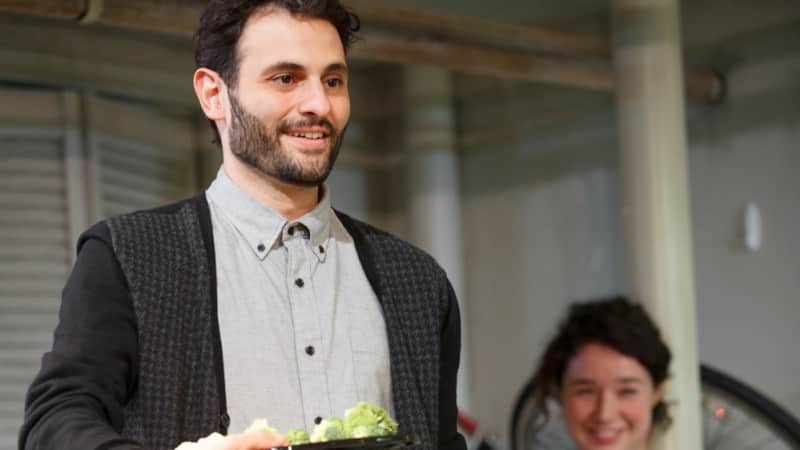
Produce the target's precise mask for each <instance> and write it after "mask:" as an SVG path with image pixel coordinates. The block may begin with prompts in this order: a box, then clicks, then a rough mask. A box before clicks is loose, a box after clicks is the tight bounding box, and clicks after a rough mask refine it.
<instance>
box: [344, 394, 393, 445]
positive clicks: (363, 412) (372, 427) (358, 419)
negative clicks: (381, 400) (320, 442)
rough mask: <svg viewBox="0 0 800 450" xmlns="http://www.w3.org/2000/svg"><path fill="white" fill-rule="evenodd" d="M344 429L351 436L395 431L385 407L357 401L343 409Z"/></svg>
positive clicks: (365, 435) (375, 434) (383, 434)
mask: <svg viewBox="0 0 800 450" xmlns="http://www.w3.org/2000/svg"><path fill="white" fill-rule="evenodd" d="M344 415H345V430H346V431H347V432H348V434H349V435H350V436H352V437H369V436H387V435H392V434H395V433H397V422H395V421H394V420H393V419H392V418H391V417H390V416H389V413H387V412H386V410H385V409H383V408H381V407H378V406H372V405H370V404H369V403H366V402H358V403H357V404H356V406H354V407H353V408H350V409H348V410H347V411H345V414H344Z"/></svg>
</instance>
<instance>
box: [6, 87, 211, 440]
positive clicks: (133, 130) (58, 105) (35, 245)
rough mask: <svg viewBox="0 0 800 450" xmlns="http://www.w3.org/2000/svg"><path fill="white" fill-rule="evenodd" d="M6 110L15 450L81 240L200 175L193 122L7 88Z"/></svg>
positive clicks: (184, 190) (10, 404)
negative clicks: (93, 227) (99, 223)
mask: <svg viewBox="0 0 800 450" xmlns="http://www.w3.org/2000/svg"><path fill="white" fill-rule="evenodd" d="M0 105H6V106H7V107H4V108H2V109H0V450H13V449H16V448H17V436H18V433H19V427H20V426H21V424H22V420H23V415H24V398H25V393H26V391H27V389H28V386H29V385H30V382H31V380H32V379H33V377H34V376H35V374H36V373H37V372H38V370H39V365H40V361H41V356H42V354H43V353H44V352H46V351H48V350H49V349H50V348H51V346H52V339H53V331H54V329H55V326H56V324H57V320H58V308H59V305H60V301H61V289H62V288H63V287H64V283H65V281H66V278H67V276H68V273H69V271H70V270H71V264H72V260H73V256H74V255H73V253H74V249H75V238H76V237H77V235H78V234H79V233H80V231H82V230H83V229H85V228H86V227H87V226H88V225H90V224H91V223H93V222H94V221H95V220H98V219H101V218H105V217H108V216H110V215H114V214H120V213H123V212H126V211H131V210H136V209H143V208H149V207H153V206H158V205H161V204H164V203H167V202H171V201H174V200H177V199H179V198H182V197H185V196H188V195H191V194H192V193H194V191H195V190H196V188H197V182H196V180H197V174H196V170H195V164H194V157H193V155H194V152H193V150H192V134H193V133H192V132H193V129H192V125H191V121H190V120H189V119H182V118H181V117H175V116H174V115H168V114H163V113H161V112H160V111H159V110H158V109H157V108H154V107H145V106H142V105H131V104H128V103H126V102H124V101H120V100H102V99H98V98H94V97H87V96H83V97H81V96H80V95H79V94H75V93H72V94H70V93H64V92H59V91H36V90H24V91H23V90H19V89H7V88H6V89H3V88H0ZM81 105H83V106H81Z"/></svg>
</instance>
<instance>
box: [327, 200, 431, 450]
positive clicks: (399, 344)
mask: <svg viewBox="0 0 800 450" xmlns="http://www.w3.org/2000/svg"><path fill="white" fill-rule="evenodd" d="M336 214H337V216H338V217H339V220H340V221H341V222H342V224H343V225H344V226H345V228H346V229H347V231H348V233H349V234H350V236H352V238H353V241H354V242H355V245H356V251H357V253H358V258H359V260H360V262H361V266H362V268H363V269H364V273H365V274H366V276H367V279H368V280H369V283H370V285H371V286H372V289H373V290H374V291H375V294H376V295H377V297H378V301H379V302H380V304H381V307H382V308H383V317H384V321H385V323H386V334H387V339H388V341H389V354H390V360H391V361H390V363H391V377H392V397H393V400H394V406H395V416H396V419H397V422H398V423H399V424H400V432H401V433H405V434H410V435H412V437H413V438H415V439H416V440H418V441H419V442H420V443H421V447H424V448H433V445H432V444H433V442H431V439H432V437H433V435H432V433H431V430H429V428H428V421H427V420H426V417H427V416H426V413H425V408H424V406H423V405H424V403H423V401H422V400H423V393H422V391H421V389H420V388H421V386H420V383H419V380H418V379H417V371H416V370H415V363H414V359H413V357H412V354H411V348H412V343H413V342H414V337H413V336H411V335H409V332H408V330H412V329H414V327H413V326H412V325H413V324H410V323H408V322H409V321H410V320H414V318H413V317H410V316H409V315H408V314H403V310H402V308H401V307H400V306H401V305H400V304H399V299H398V298H397V296H396V295H394V292H393V290H392V283H391V282H390V280H387V277H385V276H383V274H388V273H391V272H390V271H387V270H386V267H384V262H383V260H382V259H381V258H380V255H378V254H377V252H376V251H375V243H374V242H372V240H373V239H371V238H374V235H370V234H369V231H368V230H365V229H364V227H362V226H359V225H360V224H359V223H358V222H356V221H355V220H353V219H351V218H350V217H349V216H347V215H345V214H342V213H340V212H339V211H336Z"/></svg>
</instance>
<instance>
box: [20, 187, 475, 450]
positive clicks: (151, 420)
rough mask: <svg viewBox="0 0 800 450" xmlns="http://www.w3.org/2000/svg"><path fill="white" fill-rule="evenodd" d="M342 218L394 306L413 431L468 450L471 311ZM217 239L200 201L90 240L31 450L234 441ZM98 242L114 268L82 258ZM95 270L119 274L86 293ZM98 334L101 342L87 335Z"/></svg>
mask: <svg viewBox="0 0 800 450" xmlns="http://www.w3.org/2000/svg"><path fill="white" fill-rule="evenodd" d="M337 215H338V217H339V219H340V220H341V222H342V223H343V224H344V226H345V228H346V229H347V230H348V232H349V233H350V235H351V236H352V237H353V239H354V241H355V245H356V249H357V252H358V256H359V259H360V261H361V265H362V267H363V268H364V271H365V273H366V275H367V278H368V280H369V282H370V284H371V285H372V287H373V289H374V291H375V293H376V294H377V297H378V299H379V301H380V303H381V306H382V308H383V314H384V320H385V323H386V329H387V337H388V341H389V348H390V355H391V356H390V364H391V379H392V393H393V400H394V407H395V415H396V419H397V421H398V422H399V424H400V433H402V434H408V435H411V436H413V437H414V438H415V439H416V440H417V441H418V442H419V443H420V445H419V446H418V447H417V448H418V449H425V450H436V449H453V450H464V449H466V445H465V443H464V439H463V437H462V436H461V435H460V434H459V433H458V432H457V430H456V416H457V410H456V398H455V392H456V372H457V370H458V355H459V347H460V330H459V328H460V324H459V315H458V306H457V303H456V299H455V294H454V293H453V289H452V287H451V286H450V283H449V281H448V280H447V277H446V276H445V273H444V271H443V270H442V269H441V268H440V267H439V266H438V265H437V264H436V262H435V261H434V260H433V258H431V257H430V256H428V255H427V254H425V253H424V252H422V251H421V250H419V249H417V248H415V247H413V246H411V245H410V244H408V243H406V242H404V241H402V240H400V239H398V238H396V237H394V236H391V235H389V234H387V233H385V232H382V231H379V230H377V229H375V228H373V227H371V226H369V225H367V224H365V223H363V222H359V221H357V220H355V219H352V218H350V217H348V216H346V215H344V214H341V213H339V212H337ZM211 229H212V228H211V219H210V214H209V210H208V203H207V201H206V199H205V196H204V195H199V196H197V197H194V198H191V199H188V200H184V201H182V202H179V203H176V204H173V205H170V206H166V207H162V208H159V209H155V210H148V211H140V212H135V213H131V214H126V215H122V216H118V217H115V218H112V219H109V220H108V221H106V222H100V223H99V224H97V225H95V226H94V227H93V228H91V229H90V230H88V231H87V232H86V233H84V234H83V235H82V236H81V239H80V240H79V250H78V255H79V256H78V261H77V262H76V266H75V269H74V270H73V274H72V275H71V279H70V280H69V281H68V283H67V287H65V289H64V294H63V297H62V307H61V314H60V323H59V326H58V328H57V330H56V336H55V341H54V346H53V351H52V352H49V353H47V354H45V356H44V358H43V361H42V368H41V371H40V373H39V375H38V376H37V378H36V379H35V380H34V382H33V384H32V385H31V388H30V390H29V392H28V396H27V399H26V415H25V416H26V417H25V424H24V425H23V427H22V429H21V432H20V443H19V445H20V447H19V448H20V449H51V448H52V449H55V448H58V449H70V448H75V449H78V448H80V449H82V450H86V449H91V448H97V449H120V450H122V449H125V450H128V449H139V448H144V449H152V450H166V449H173V448H174V447H176V446H177V445H178V444H179V443H180V442H182V441H187V440H188V441H193V440H197V439H198V438H200V437H202V436H206V435H208V434H210V433H212V432H215V431H216V432H221V433H223V434H224V433H226V432H227V427H228V424H229V422H230V420H229V417H228V414H227V412H226V403H225V381H224V371H223V367H222V361H223V360H222V348H221V343H220V336H219V327H218V322H217V311H216V304H217V301H216V300H217V299H216V293H217V289H216V270H215V257H214V243H213V236H212V232H211ZM93 239H96V240H99V241H100V243H99V245H98V242H95V243H94V244H92V246H93V248H100V249H101V250H102V249H103V248H106V249H108V251H105V252H100V253H101V254H102V253H110V256H109V255H108V254H105V256H104V257H105V260H103V259H102V258H95V259H96V261H95V262H94V267H93V268H89V266H92V263H91V262H89V263H82V261H86V260H88V259H89V257H88V256H84V255H82V253H84V252H82V251H81V248H82V247H84V246H86V243H87V242H89V241H91V240H93ZM87 247H88V246H87ZM93 252H94V253H98V252H96V251H94V250H93ZM101 256H102V255H101ZM115 265H118V267H110V268H109V267H107V266H115ZM93 271H96V272H95V273H99V274H102V273H106V272H108V273H109V274H110V275H108V276H107V277H106V278H107V280H100V281H96V280H95V281H91V283H90V282H89V281H86V282H84V281H83V280H93V277H94V278H97V276H95V275H93V273H92V272H93ZM120 274H121V275H120ZM115 278H119V279H120V281H118V282H116V283H114V282H113V280H114V279H115ZM108 279H110V281H109V280H108ZM84 284H91V285H90V286H88V287H86V286H84ZM123 290H124V292H122V291H123ZM100 292H103V293H106V295H100V294H99V293H100ZM105 297H108V298H122V299H123V301H118V302H117V303H120V304H124V307H125V308H127V309H122V311H123V312H124V313H122V312H120V311H118V310H114V309H112V306H106V305H103V304H102V302H103V301H104V298H105ZM87 302H89V303H95V304H89V305H87V304H86V303H87ZM109 303H110V302H109ZM97 311H100V312H97ZM103 311H106V312H107V314H106V316H107V317H106V316H102V315H100V316H98V317H95V318H94V319H92V320H95V323H94V325H96V326H97V328H102V329H105V330H111V331H108V332H107V333H106V336H108V340H107V341H105V342H102V336H100V338H101V342H98V335H97V333H94V334H92V332H91V331H88V332H87V330H86V329H87V328H89V327H91V326H93V324H92V323H89V322H90V321H89V319H86V318H85V316H86V314H87V313H88V314H89V315H92V314H102V312H103ZM108 311H111V312H108ZM81 314H83V316H82V315H81ZM126 315H127V316H132V317H124V319H125V320H123V319H121V318H120V317H123V316H126ZM112 319H113V320H115V321H117V322H118V326H117V325H115V324H114V323H113V322H112V323H109V321H110V320H112ZM84 322H87V323H84ZM74 330H82V331H74ZM133 331H135V335H133ZM85 335H89V336H91V338H92V339H91V340H89V339H88V338H86V337H82V338H78V337H76V336H85ZM120 335H122V336H123V337H122V338H120ZM117 340H122V341H124V342H120V343H118V342H117ZM134 341H135V342H134ZM120 355H121V356H120ZM112 356H113V359H112ZM104 358H106V359H105V360H104ZM120 361H123V362H120ZM110 366H114V367H116V368H119V370H116V371H111V369H110V368H109V367H110ZM121 372H122V373H121ZM265 376H268V375H265Z"/></svg>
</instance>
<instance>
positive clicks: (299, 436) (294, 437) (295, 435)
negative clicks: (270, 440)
mask: <svg viewBox="0 0 800 450" xmlns="http://www.w3.org/2000/svg"><path fill="white" fill-rule="evenodd" d="M286 442H288V443H289V445H300V444H308V443H309V442H311V438H310V437H309V436H308V431H306V430H289V431H287V432H286Z"/></svg>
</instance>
